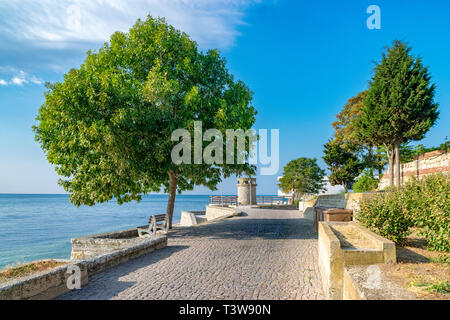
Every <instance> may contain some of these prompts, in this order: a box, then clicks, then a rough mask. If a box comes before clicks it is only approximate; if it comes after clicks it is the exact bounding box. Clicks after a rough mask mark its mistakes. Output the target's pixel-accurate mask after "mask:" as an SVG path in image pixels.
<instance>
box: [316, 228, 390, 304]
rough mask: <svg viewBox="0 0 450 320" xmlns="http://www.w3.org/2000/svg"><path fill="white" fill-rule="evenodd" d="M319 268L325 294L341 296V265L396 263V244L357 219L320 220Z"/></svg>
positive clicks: (342, 266) (331, 297) (342, 271)
mask: <svg viewBox="0 0 450 320" xmlns="http://www.w3.org/2000/svg"><path fill="white" fill-rule="evenodd" d="M318 242H319V270H320V273H321V277H322V285H323V290H324V293H325V297H326V298H328V299H342V298H343V277H344V267H345V266H350V265H371V264H377V263H395V262H396V252H395V244H394V243H393V242H392V241H389V240H387V239H384V238H382V237H380V236H378V235H376V234H374V233H373V232H371V231H369V230H367V229H366V228H364V227H362V226H361V225H360V224H359V223H357V222H328V223H326V222H319V241H318Z"/></svg>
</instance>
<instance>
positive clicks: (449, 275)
mask: <svg viewBox="0 0 450 320" xmlns="http://www.w3.org/2000/svg"><path fill="white" fill-rule="evenodd" d="M449 260H450V253H442V252H435V251H429V250H427V248H426V242H425V241H424V240H422V239H420V238H418V237H417V236H416V235H411V236H410V237H409V238H408V240H407V242H406V243H405V245H403V246H397V262H398V263H397V264H396V265H390V266H387V268H388V269H389V270H388V271H389V274H391V275H392V276H393V277H395V278H397V279H399V280H400V281H401V282H402V283H403V285H404V287H405V288H407V289H408V290H409V291H412V292H414V293H415V294H416V296H417V299H427V300H428V299H438V300H450V265H449V263H450V261H449Z"/></svg>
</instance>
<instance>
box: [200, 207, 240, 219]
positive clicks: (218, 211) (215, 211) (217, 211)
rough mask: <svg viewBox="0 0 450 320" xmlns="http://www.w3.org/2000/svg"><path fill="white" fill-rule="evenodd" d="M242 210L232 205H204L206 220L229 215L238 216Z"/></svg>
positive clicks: (223, 217)
mask: <svg viewBox="0 0 450 320" xmlns="http://www.w3.org/2000/svg"><path fill="white" fill-rule="evenodd" d="M241 214H242V211H241V210H239V209H238V208H233V207H223V206H216V205H208V206H206V219H207V220H208V221H213V220H217V219H225V218H229V217H234V216H239V215H241Z"/></svg>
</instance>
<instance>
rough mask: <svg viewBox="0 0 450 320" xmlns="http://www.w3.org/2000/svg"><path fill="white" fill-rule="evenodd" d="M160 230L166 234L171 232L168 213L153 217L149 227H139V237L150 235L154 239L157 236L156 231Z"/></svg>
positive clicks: (149, 221)
mask: <svg viewBox="0 0 450 320" xmlns="http://www.w3.org/2000/svg"><path fill="white" fill-rule="evenodd" d="M158 229H160V230H163V231H164V232H165V233H167V231H169V215H168V214H167V213H166V214H155V215H152V216H150V219H149V220H148V226H145V227H137V231H138V234H139V237H142V236H144V234H146V233H148V234H149V235H151V236H152V237H153V238H154V237H155V235H156V230H158Z"/></svg>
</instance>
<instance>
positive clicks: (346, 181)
mask: <svg viewBox="0 0 450 320" xmlns="http://www.w3.org/2000/svg"><path fill="white" fill-rule="evenodd" d="M323 147H324V156H323V160H324V161H325V163H326V164H327V165H328V169H329V170H330V172H331V174H330V176H329V177H328V179H329V181H330V183H331V185H343V186H344V188H345V190H347V189H348V187H349V185H350V184H351V183H353V182H354V181H355V178H356V177H357V176H358V175H359V174H360V173H361V170H362V169H363V164H362V163H361V162H360V161H359V159H358V157H357V156H356V155H354V154H353V153H351V152H349V151H347V150H346V149H344V148H342V147H341V146H340V145H339V143H338V142H336V141H335V140H329V141H328V142H327V143H326V144H324V146H323Z"/></svg>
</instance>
